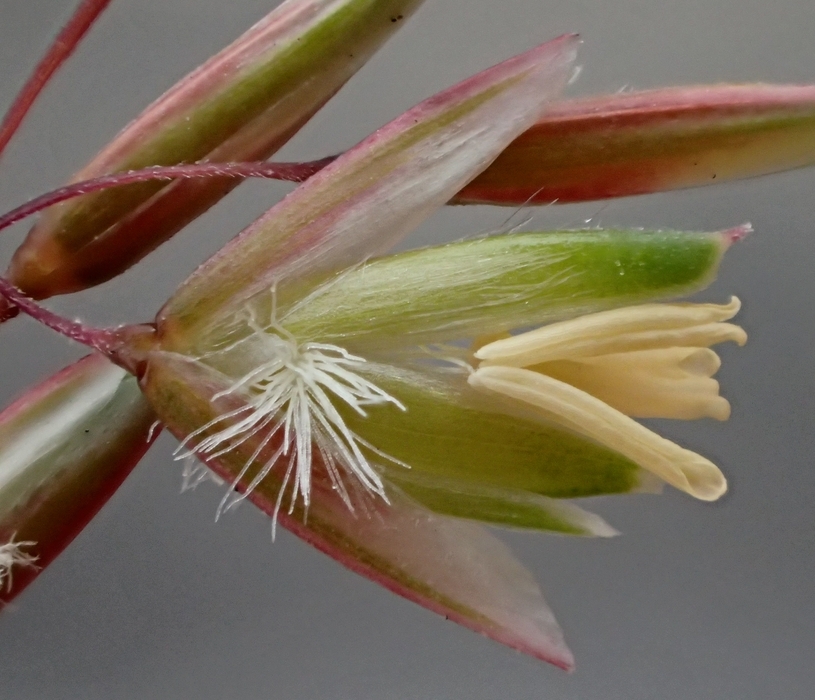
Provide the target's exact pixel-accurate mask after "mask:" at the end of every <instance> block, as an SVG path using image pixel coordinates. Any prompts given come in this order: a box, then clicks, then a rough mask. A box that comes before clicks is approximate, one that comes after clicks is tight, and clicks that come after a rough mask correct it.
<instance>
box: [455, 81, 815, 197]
mask: <svg viewBox="0 0 815 700" xmlns="http://www.w3.org/2000/svg"><path fill="white" fill-rule="evenodd" d="M813 162H815V86H812V85H763V84H752V85H701V86H688V87H671V88H660V89H656V90H645V91H642V92H631V93H618V94H614V95H602V96H596V97H588V98H579V99H573V100H564V101H563V102H560V103H558V104H555V105H553V106H552V108H551V109H550V110H549V111H547V113H546V115H545V116H544V118H543V119H541V120H540V121H539V122H538V123H537V124H535V125H534V126H532V127H531V128H530V129H529V130H528V131H526V132H525V133H524V134H522V135H521V136H519V137H518V138H517V139H516V140H515V141H514V142H513V143H512V144H510V145H509V147H508V148H507V149H506V150H505V151H504V153H502V154H501V156H500V157H499V158H498V159H497V160H496V161H495V163H494V164H493V165H492V166H491V167H490V168H489V169H488V170H487V171H485V172H484V173H483V174H482V175H481V176H480V177H478V178H476V179H475V180H474V181H473V182H471V183H470V184H469V185H467V186H466V187H465V188H464V189H463V190H462V191H461V192H459V193H458V194H457V195H456V197H455V198H454V200H453V201H454V203H456V204H468V203H470V204H471V203H490V204H504V205H508V206H519V205H524V204H530V203H531V204H546V203H552V202H554V203H568V202H579V201H587V200H596V199H604V198H608V197H624V196H630V195H637V194H645V193H648V192H657V191H663V190H671V189H678V188H684V187H697V186H702V185H711V184H716V183H718V182H723V181H727V180H732V179H736V178H747V177H755V176H758V175H765V174H768V173H773V172H779V171H782V170H788V169H791V168H798V167H802V166H805V165H811V164H812V163H813Z"/></svg>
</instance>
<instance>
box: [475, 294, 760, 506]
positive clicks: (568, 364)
mask: <svg viewBox="0 0 815 700" xmlns="http://www.w3.org/2000/svg"><path fill="white" fill-rule="evenodd" d="M739 307H740V304H739V301H738V299H736V298H735V297H733V298H732V299H731V301H730V303H729V304H722V305H719V304H644V305H641V306H633V307H628V308H623V309H615V310H613V311H605V312H601V313H597V314H590V315H587V316H583V317H580V318H576V319H572V320H569V321H562V322H560V323H553V324H551V325H548V326H544V327H543V328H539V329H537V330H534V331H530V332H528V333H522V334H520V335H517V336H513V337H509V338H504V339H500V340H496V341H495V342H492V343H489V344H488V345H484V346H482V347H481V348H479V349H478V350H477V351H476V352H475V357H476V358H477V359H479V360H481V363H480V365H479V367H478V368H477V369H476V371H475V372H474V373H473V374H472V375H471V377H470V384H471V385H472V386H474V387H476V388H479V389H481V390H486V391H491V392H497V393H499V394H502V395H503V396H505V397H508V398H510V399H514V400H516V401H519V402H522V403H523V404H524V406H525V407H526V408H527V409H528V410H529V411H530V412H531V413H532V414H533V415H535V416H537V417H539V418H541V419H543V420H546V421H549V422H553V423H556V424H558V425H561V426H563V427H565V428H568V429H570V430H573V431H575V432H577V433H580V434H582V435H586V436H587V437H590V438H592V439H593V440H597V441H598V442H600V443H602V444H603V445H606V446H607V447H610V448H611V449H613V450H616V451H617V452H619V453H620V454H623V455H625V456H626V457H628V458H629V459H631V460H632V461H634V462H636V463H637V464H638V465H639V466H641V467H642V468H643V469H646V470H648V471H650V472H652V473H654V474H656V475H657V476H659V477H660V478H662V479H664V480H665V481H667V482H668V483H669V484H671V485H673V486H675V487H676V488H679V489H681V490H683V491H686V492H687V493H689V494H691V495H693V496H695V497H696V498H700V499H702V500H715V499H717V498H719V496H721V495H722V494H723V493H724V492H725V490H726V489H727V484H726V482H725V479H724V477H723V476H722V473H721V472H720V471H719V469H718V468H717V467H716V466H715V465H714V464H713V463H712V462H710V461H709V460H707V459H705V458H704V457H702V456H700V455H698V454H696V453H695V452H691V451H689V450H686V449H684V448H682V447H679V446H678V445H676V444H675V443H673V442H671V441H670V440H666V439H665V438H662V437H660V436H659V435H657V434H656V433H654V432H652V431H651V430H648V429H647V428H645V427H644V426H642V425H640V424H639V423H637V422H636V421H634V420H633V419H632V416H633V417H637V418H679V419H684V420H692V419H696V418H704V417H709V418H715V419H717V420H727V418H729V416H730V404H729V403H728V401H727V400H726V399H725V398H723V397H721V396H719V383H718V382H717V381H716V380H715V379H713V375H714V374H715V373H716V372H717V371H718V369H719V366H720V365H721V361H720V359H719V356H718V355H717V354H716V353H715V352H713V351H712V350H710V346H711V345H716V344H717V343H722V342H725V341H733V342H736V343H738V344H739V345H743V344H744V343H745V342H746V340H747V335H746V333H745V332H744V330H743V329H742V328H740V327H739V326H736V325H734V324H732V323H726V321H728V320H729V319H731V318H732V317H733V316H734V315H735V314H736V313H737V312H738V310H739Z"/></svg>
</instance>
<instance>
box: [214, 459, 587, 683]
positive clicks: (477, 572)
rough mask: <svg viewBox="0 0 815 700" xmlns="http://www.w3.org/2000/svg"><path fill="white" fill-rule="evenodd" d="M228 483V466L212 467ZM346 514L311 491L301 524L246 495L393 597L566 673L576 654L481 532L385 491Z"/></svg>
mask: <svg viewBox="0 0 815 700" xmlns="http://www.w3.org/2000/svg"><path fill="white" fill-rule="evenodd" d="M211 466H212V467H213V469H214V471H215V472H216V473H218V474H219V475H220V476H222V477H223V478H224V479H225V480H228V481H231V479H232V478H233V476H232V474H231V472H229V471H226V470H224V469H222V468H220V467H219V466H218V464H217V461H216V462H214V463H211ZM388 497H389V500H390V504H389V505H388V504H384V503H383V502H381V501H377V502H376V503H374V504H372V505H371V506H370V510H369V512H365V509H362V510H361V511H360V512H352V511H351V510H349V508H348V507H347V505H346V504H345V503H344V502H343V501H342V499H340V498H339V497H337V494H336V493H335V492H333V491H330V490H327V489H324V488H315V489H314V490H313V491H312V502H311V505H310V509H309V515H308V518H307V519H306V522H303V521H302V520H301V519H299V518H298V517H297V516H292V515H289V514H288V512H287V510H286V509H285V508H281V509H280V510H279V511H277V510H276V505H277V504H276V503H275V502H273V501H271V500H269V499H267V498H266V497H265V496H264V495H263V493H262V492H260V491H253V492H252V493H251V494H250V495H249V496H248V498H249V500H251V501H252V502H253V503H254V504H255V505H256V506H258V507H259V508H260V509H261V510H263V511H264V512H266V513H267V514H269V515H270V516H276V517H277V518H278V520H279V522H280V524H281V525H283V526H284V527H285V528H286V529H288V530H290V531H291V532H292V533H294V534H295V535H297V536H298V537H300V538H301V539H303V540H305V541H306V542H308V543H309V544H310V545H312V546H313V547H315V548H316V549H318V550H320V551H321V552H323V553H324V554H327V555H328V556H330V557H331V558H332V559H335V560H336V561H338V562H339V563H340V564H342V565H344V566H346V567H347V568H349V569H351V570H352V571H354V572H355V573H358V574H360V575H362V576H364V577H366V578H368V579H370V580H371V581H374V582H375V583H378V584H379V585H381V586H383V587H384V588H386V589H388V590H390V591H391V592H393V593H396V594H397V595H400V596H403V597H404V598H407V599H408V600H411V601H413V602H415V603H418V604H419V605H421V606H423V607H425V608H427V609H429V610H431V611H433V612H435V613H438V614H439V615H443V616H444V617H445V618H447V619H450V620H452V621H454V622H457V623H458V624H460V625H462V626H464V627H467V628H469V629H471V630H474V631H475V632H479V633H481V634H483V635H485V636H486V637H489V638H491V639H494V640H495V641H497V642H500V643H501V644H505V645H507V646H509V647H511V648H513V649H516V650H518V651H521V652H523V653H525V654H529V655H531V656H534V657H536V658H538V659H541V660H543V661H547V662H549V663H552V664H554V665H555V666H559V667H560V668H563V669H565V670H572V668H573V667H574V657H573V656H572V653H571V651H570V650H569V648H568V647H567V646H566V643H565V641H564V639H563V633H562V631H561V629H560V626H559V625H558V624H557V621H556V620H555V618H554V616H553V614H552V612H551V611H550V609H549V607H548V606H547V604H546V601H545V600H544V598H543V595H542V593H541V591H540V588H539V587H538V585H537V583H536V582H535V580H534V579H533V577H532V575H531V574H530V573H529V572H528V571H527V570H526V569H525V568H524V567H523V566H522V565H521V564H520V562H518V560H517V559H516V558H515V557H514V556H513V555H512V553H511V552H510V550H509V548H508V547H507V546H506V545H504V544H503V543H502V542H501V541H500V540H498V539H497V538H496V537H494V536H493V535H491V534H490V533H489V532H488V531H487V530H486V529H485V528H483V527H481V526H479V525H476V524H474V523H471V522H467V521H464V520H457V519H454V518H446V517H441V516H438V515H435V514H433V513H431V512H429V511H427V510H425V509H424V508H422V507H420V506H417V505H414V504H413V503H411V502H410V501H408V500H407V499H406V498H405V497H404V496H402V495H401V494H399V493H395V492H393V491H392V490H389V493H388Z"/></svg>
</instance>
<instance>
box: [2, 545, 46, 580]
mask: <svg viewBox="0 0 815 700" xmlns="http://www.w3.org/2000/svg"><path fill="white" fill-rule="evenodd" d="M15 536H16V533H15V535H12V536H11V540H10V541H9V542H7V543H6V544H3V545H0V588H2V587H3V586H6V587H7V590H11V583H12V576H11V574H12V572H11V570H12V568H13V567H14V566H25V567H34V566H36V565H35V564H34V562H35V561H37V557H35V556H33V555H31V554H28V552H24V551H23V547H33V546H34V545H35V544H36V542H15V541H14V537H15Z"/></svg>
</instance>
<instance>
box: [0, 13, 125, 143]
mask: <svg viewBox="0 0 815 700" xmlns="http://www.w3.org/2000/svg"><path fill="white" fill-rule="evenodd" d="M110 2H111V0H82V2H81V3H80V5H79V7H78V8H77V9H76V11H75V12H74V14H73V15H72V16H71V19H69V20H68V23H67V24H66V25H65V26H64V27H63V28H62V29H61V30H60V32H59V34H57V36H56V38H55V39H54V41H53V42H52V43H51V45H50V46H49V47H48V50H47V51H46V52H45V56H43V57H42V59H41V60H40V62H39V63H38V64H37V66H36V68H35V69H34V72H33V73H32V74H31V76H30V77H29V78H28V80H27V81H26V83H25V85H23V88H22V89H21V90H20V92H19V93H18V94H17V97H16V99H15V100H14V102H12V104H11V107H9V110H8V112H7V113H6V116H5V117H4V118H3V121H2V123H0V154H2V152H3V150H4V149H5V148H6V146H7V145H8V142H9V141H11V138H12V136H14V134H15V133H16V132H17V129H19V128H20V125H21V124H22V123H23V120H24V119H25V117H26V114H28V111H29V110H30V109H31V106H32V105H33V104H34V102H35V101H36V99H37V97H38V96H39V94H40V93H41V92H42V90H43V88H45V86H46V85H47V84H48V81H49V80H51V78H52V77H53V75H54V73H56V72H57V71H58V70H59V68H60V66H62V64H63V63H65V61H66V60H67V59H68V58H69V57H70V56H71V54H72V53H73V52H74V50H75V49H76V47H77V46H79V43H80V42H81V41H82V38H83V37H84V36H85V34H87V33H88V30H90V28H91V27H92V26H93V24H94V22H96V20H97V19H98V18H99V15H101V14H102V12H104V11H105V9H106V8H107V6H108V5H109V4H110Z"/></svg>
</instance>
